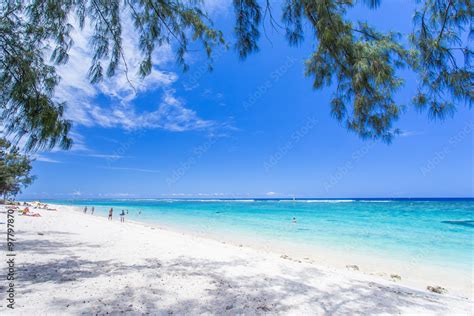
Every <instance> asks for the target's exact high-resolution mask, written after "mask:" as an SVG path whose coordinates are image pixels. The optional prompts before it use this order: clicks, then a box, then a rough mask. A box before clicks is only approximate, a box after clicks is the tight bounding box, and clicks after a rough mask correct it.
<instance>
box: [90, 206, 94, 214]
mask: <svg viewBox="0 0 474 316" xmlns="http://www.w3.org/2000/svg"><path fill="white" fill-rule="evenodd" d="M91 215H94V207H92V209H91Z"/></svg>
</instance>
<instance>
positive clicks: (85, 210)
mask: <svg viewBox="0 0 474 316" xmlns="http://www.w3.org/2000/svg"><path fill="white" fill-rule="evenodd" d="M84 214H87V206H86V207H84Z"/></svg>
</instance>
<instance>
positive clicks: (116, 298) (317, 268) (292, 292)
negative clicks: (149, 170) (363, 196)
mask: <svg viewBox="0 0 474 316" xmlns="http://www.w3.org/2000/svg"><path fill="white" fill-rule="evenodd" d="M2 210H5V208H2ZM32 211H34V212H38V213H40V214H41V217H26V216H19V215H18V213H15V232H16V242H15V252H16V259H15V260H16V280H15V288H16V296H15V305H14V306H15V309H14V310H11V309H8V308H7V307H6V289H7V283H6V271H7V267H6V251H4V250H5V249H6V244H5V243H6V238H5V229H6V227H5V224H2V226H1V227H2V236H4V237H2V245H1V247H2V253H5V255H4V258H2V268H1V271H2V272H1V280H2V281H1V282H0V293H1V294H0V299H1V304H0V314H5V313H11V314H25V315H36V314H83V313H85V314H107V313H108V314H111V313H112V314H115V313H122V312H125V313H130V314H146V313H150V314H192V315H193V314H219V315H222V314H230V315H234V314H266V313H268V314H300V315H301V314H302V315H329V314H334V315H345V314H438V315H447V314H451V315H452V314H464V315H472V314H473V313H474V304H473V301H472V295H471V296H470V298H469V299H468V298H463V297H461V296H454V295H452V294H450V293H448V294H444V295H440V294H435V293H430V292H428V291H425V290H420V289H414V288H410V287H405V286H402V285H400V284H398V283H396V282H392V281H388V280H386V279H383V278H380V277H377V276H371V275H366V274H363V273H360V272H357V271H349V270H346V269H338V268H328V267H325V266H322V265H318V264H317V262H316V263H310V262H305V261H300V260H294V259H292V258H290V257H285V256H283V257H282V254H281V253H270V252H265V251H261V250H258V249H255V248H250V247H245V246H244V247H239V246H236V245H232V244H229V243H222V242H219V241H216V240H213V239H207V238H202V237H197V236H193V235H190V234H182V233H178V232H173V231H169V230H164V229H158V228H156V227H151V226H146V225H142V224H137V223H124V224H122V223H120V222H119V220H118V216H115V218H114V220H113V221H108V220H107V219H106V218H104V217H99V216H91V215H89V214H87V215H85V214H83V213H81V212H77V211H74V210H73V209H72V208H71V207H64V206H61V207H60V208H59V210H58V211H47V210H34V209H32ZM5 218H6V215H5V214H2V219H1V220H0V221H1V222H5Z"/></svg>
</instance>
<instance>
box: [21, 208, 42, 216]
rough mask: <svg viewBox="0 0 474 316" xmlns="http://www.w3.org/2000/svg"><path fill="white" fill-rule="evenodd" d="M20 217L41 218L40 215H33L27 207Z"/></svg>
mask: <svg viewBox="0 0 474 316" xmlns="http://www.w3.org/2000/svg"><path fill="white" fill-rule="evenodd" d="M20 215H23V216H32V217H41V215H40V214H39V213H31V212H30V209H29V208H28V207H27V208H25V209H24V210H22V211H20Z"/></svg>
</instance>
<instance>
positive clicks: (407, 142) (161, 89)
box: [20, 0, 474, 199]
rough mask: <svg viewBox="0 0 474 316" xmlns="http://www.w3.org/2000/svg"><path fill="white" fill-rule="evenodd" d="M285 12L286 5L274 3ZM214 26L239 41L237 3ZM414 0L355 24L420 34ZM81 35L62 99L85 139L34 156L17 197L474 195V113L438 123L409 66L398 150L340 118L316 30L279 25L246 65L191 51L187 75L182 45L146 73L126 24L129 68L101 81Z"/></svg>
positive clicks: (65, 73)
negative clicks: (418, 97) (311, 70)
mask: <svg viewBox="0 0 474 316" xmlns="http://www.w3.org/2000/svg"><path fill="white" fill-rule="evenodd" d="M273 7H274V8H275V10H276V13H275V15H276V16H279V13H278V10H279V9H278V7H279V4H278V2H273ZM207 9H208V11H209V12H210V16H211V18H212V19H213V20H214V21H215V26H216V27H217V28H220V29H222V30H223V31H224V35H225V36H226V39H227V40H228V41H229V43H230V44H232V43H233V41H234V38H233V35H232V32H233V30H232V27H233V19H234V16H233V11H232V7H231V6H230V1H229V3H227V2H225V1H208V3H207ZM412 14H413V1H408V0H400V1H394V0H392V1H384V2H383V4H382V6H381V8H379V9H378V10H376V11H370V10H368V9H367V8H365V7H363V6H358V7H357V8H356V9H354V10H352V11H351V12H350V15H351V17H352V18H354V19H359V20H366V21H368V22H370V23H371V24H372V25H374V26H377V27H379V28H381V29H382V30H385V31H387V30H393V31H398V32H401V33H402V34H407V33H408V32H410V31H411V27H412V18H411V17H412ZM88 32H89V30H87V28H86V30H84V31H83V32H79V31H75V32H74V34H73V36H74V42H75V46H74V47H73V49H72V50H71V53H70V61H69V63H68V64H67V65H65V66H61V68H60V69H59V70H58V71H59V74H60V75H61V77H62V81H61V84H60V86H59V87H58V89H57V91H56V97H57V98H58V99H60V100H65V101H66V102H67V104H68V106H67V111H66V115H67V117H68V118H69V119H70V120H72V121H73V124H74V127H73V131H72V133H71V136H72V137H73V139H74V146H73V148H72V149H71V150H69V151H61V150H57V149H54V150H52V151H48V152H39V153H37V154H36V156H35V157H36V160H35V161H34V163H33V168H34V169H33V174H35V175H36V176H37V177H38V178H37V180H36V181H35V182H34V184H33V185H31V186H30V187H28V188H27V189H25V190H24V192H23V194H22V195H21V196H20V198H34V199H36V198H43V199H46V198H48V199H63V198H169V197H176V198H179V197H181V198H189V197H202V198H238V197H293V196H295V197H316V198H325V197H332V198H343V197H346V198H350V197H473V196H474V189H473V186H474V185H473V169H474V168H473V148H474V140H473V137H472V136H473V130H474V115H473V112H472V110H469V109H468V108H467V107H466V106H464V105H463V104H460V105H459V106H458V110H457V112H456V113H455V114H454V116H453V117H452V118H449V119H447V120H445V121H435V120H430V119H429V118H428V116H427V114H426V113H420V112H418V111H415V110H414V109H413V108H412V106H410V99H411V97H412V96H413V94H414V92H415V91H416V84H417V83H416V78H415V77H414V76H413V74H411V73H409V72H405V73H402V74H401V75H402V76H403V78H404V79H405V86H404V87H403V88H402V89H401V90H400V91H399V93H397V96H396V100H397V102H399V103H401V104H407V110H406V112H405V113H404V114H403V115H402V117H401V118H400V120H399V121H397V122H396V124H395V127H398V128H400V129H401V130H402V134H401V135H400V136H398V137H397V138H395V139H394V140H393V142H392V143H391V144H386V143H383V142H380V141H367V140H361V139H360V138H359V137H358V136H357V135H355V134H354V133H352V132H349V131H348V130H346V129H345V128H344V126H342V125H341V124H340V123H339V122H337V121H336V120H335V119H334V118H332V117H331V115H330V107H329V102H330V99H331V88H324V89H322V90H314V89H313V88H312V79H311V78H309V77H305V75H304V60H305V59H306V58H307V57H308V56H309V55H310V53H311V52H312V50H313V49H314V46H315V42H314V38H313V36H312V34H311V32H310V30H309V29H308V28H306V39H305V41H304V43H303V44H301V45H300V46H299V47H289V46H288V44H287V42H286V41H285V38H284V34H283V32H282V31H281V30H278V31H276V30H272V29H271V28H270V27H268V24H267V34H266V35H264V34H262V36H261V39H260V50H259V52H258V53H255V54H252V55H250V56H249V57H248V58H247V59H246V60H244V61H242V60H240V59H239V58H238V54H237V53H236V51H235V50H234V49H229V50H227V51H226V50H223V49H217V50H216V51H215V56H214V61H213V67H214V70H213V71H212V72H209V71H208V70H207V64H206V59H205V58H204V57H203V56H202V54H201V53H199V52H196V53H194V52H193V53H190V54H189V55H188V56H187V60H188V62H189V64H190V69H189V71H188V72H186V73H183V72H182V70H181V69H180V67H178V66H177V65H176V64H175V62H174V60H175V59H174V51H173V47H172V46H171V47H170V46H166V47H161V48H160V49H158V50H157V51H156V52H155V56H154V57H155V60H154V67H153V71H152V73H151V75H150V76H148V77H147V78H146V79H144V80H141V79H139V77H138V76H137V75H136V71H134V70H136V67H137V65H138V63H139V61H140V57H141V56H140V52H139V50H138V48H137V47H136V43H135V42H134V41H135V38H136V37H135V36H134V33H133V30H132V29H131V28H127V27H126V28H125V29H124V35H125V39H126V40H125V41H124V53H125V58H126V60H127V64H128V66H129V78H130V80H131V81H132V83H133V86H134V88H135V90H134V89H133V88H132V87H131V86H130V84H129V83H128V82H127V80H126V77H125V74H124V72H123V71H121V72H120V71H119V73H118V75H117V76H115V77H113V78H111V79H107V80H105V81H104V82H102V83H100V84H97V85H91V84H89V82H88V79H87V70H88V65H89V62H90V57H91V54H90V49H89V48H88V42H87V34H88Z"/></svg>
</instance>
